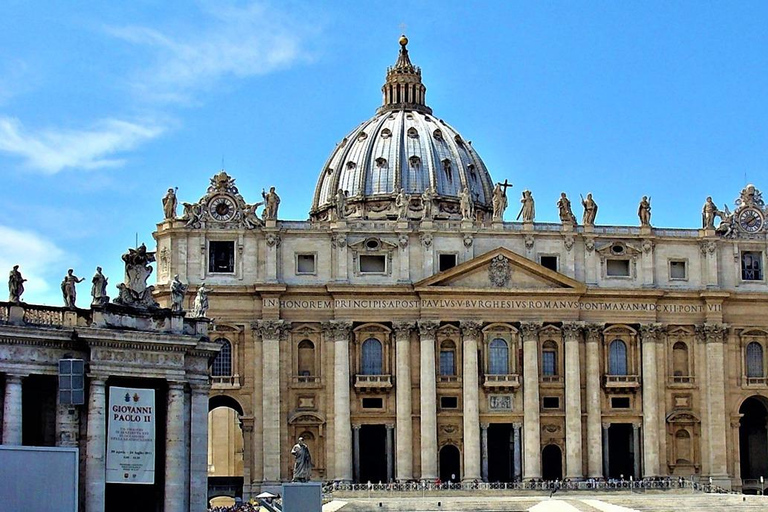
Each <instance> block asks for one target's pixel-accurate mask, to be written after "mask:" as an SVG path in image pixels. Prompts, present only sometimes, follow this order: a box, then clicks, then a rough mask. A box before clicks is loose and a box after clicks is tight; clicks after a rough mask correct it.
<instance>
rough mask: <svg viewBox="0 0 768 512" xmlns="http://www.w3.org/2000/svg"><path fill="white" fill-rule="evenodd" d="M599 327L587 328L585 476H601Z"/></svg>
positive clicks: (600, 330) (589, 326)
mask: <svg viewBox="0 0 768 512" xmlns="http://www.w3.org/2000/svg"><path fill="white" fill-rule="evenodd" d="M601 332H602V329H601V328H600V326H598V325H595V324H591V325H588V326H587V343H586V345H587V369H586V381H587V396H586V398H587V475H588V476H589V477H590V478H600V477H602V476H603V445H602V426H601V424H600V422H601V412H600V335H601Z"/></svg>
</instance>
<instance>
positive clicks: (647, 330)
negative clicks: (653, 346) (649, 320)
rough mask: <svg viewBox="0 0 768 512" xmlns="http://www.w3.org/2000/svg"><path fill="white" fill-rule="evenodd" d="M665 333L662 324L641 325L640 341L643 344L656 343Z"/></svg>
mask: <svg viewBox="0 0 768 512" xmlns="http://www.w3.org/2000/svg"><path fill="white" fill-rule="evenodd" d="M665 332H666V329H665V327H664V326H663V325H662V324H658V323H653V324H642V325H641V326H640V340H641V341H642V342H643V343H656V342H657V341H659V338H660V337H661V336H662V335H664V333H665Z"/></svg>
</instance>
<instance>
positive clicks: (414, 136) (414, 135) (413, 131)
mask: <svg viewBox="0 0 768 512" xmlns="http://www.w3.org/2000/svg"><path fill="white" fill-rule="evenodd" d="M408 136H409V137H410V138H412V139H418V138H419V132H417V131H416V128H408Z"/></svg>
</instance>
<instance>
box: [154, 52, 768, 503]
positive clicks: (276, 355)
mask: <svg viewBox="0 0 768 512" xmlns="http://www.w3.org/2000/svg"><path fill="white" fill-rule="evenodd" d="M407 43H408V41H407V39H406V38H405V37H403V38H401V40H400V50H399V55H398V58H397V61H396V63H395V64H394V65H393V66H392V67H391V68H389V69H388V70H387V72H386V81H385V84H384V86H383V87H382V93H383V102H382V106H381V107H380V108H379V109H378V110H377V111H376V113H375V115H374V116H373V117H372V118H370V119H369V120H367V121H365V122H364V123H362V124H360V125H359V126H358V127H356V128H355V129H354V130H353V131H351V132H350V133H349V134H347V135H346V136H345V137H344V138H343V139H342V140H341V141H340V142H339V143H338V144H337V145H336V147H335V148H334V149H333V151H332V152H331V155H330V157H329V158H328V160H327V161H326V163H325V165H324V166H323V167H322V168H321V170H320V176H319V178H318V181H317V187H316V189H315V193H314V197H313V200H312V206H311V209H310V211H309V219H308V220H304V221H291V220H284V219H281V218H280V217H279V202H280V199H279V196H278V192H279V191H275V190H274V189H273V190H271V191H270V192H269V193H264V194H263V198H260V199H263V201H259V202H256V203H249V202H248V201H247V200H246V198H244V197H243V196H242V195H241V194H240V192H239V191H238V189H237V185H236V180H235V178H233V177H232V176H230V175H229V174H228V173H227V172H225V171H221V172H219V173H218V174H216V175H214V176H213V178H212V179H211V182H210V184H209V186H208V188H207V191H205V193H204V195H202V197H200V199H199V200H197V201H196V202H188V203H184V211H183V215H181V216H178V217H177V216H176V212H175V207H174V208H166V215H165V217H166V218H165V219H164V220H163V221H162V222H160V223H159V224H158V225H157V230H156V232H155V233H154V236H155V239H156V242H157V255H158V256H157V257H158V286H157V291H158V295H157V300H158V301H160V302H161V303H165V304H170V301H171V291H170V288H171V283H172V280H173V278H174V276H176V275H178V276H179V278H180V280H181V281H183V282H188V283H189V284H190V287H191V288H192V289H197V288H198V287H200V286H201V285H202V283H205V286H206V287H208V288H209V289H210V291H209V297H210V311H209V316H210V317H213V318H215V322H214V327H213V328H212V329H213V330H212V332H211V339H213V340H216V341H218V343H219V344H220V345H221V352H220V353H219V356H218V357H217V359H216V361H215V362H214V366H213V374H214V377H213V387H212V390H211V396H210V403H211V408H212V409H213V410H214V412H216V411H217V410H220V409H225V410H230V411H233V412H231V414H230V415H227V414H224V415H218V416H216V415H213V413H212V416H211V417H212V419H211V432H212V437H211V444H212V449H213V452H215V451H216V450H217V449H219V447H217V445H218V444H221V443H225V444H226V445H227V446H229V447H230V451H232V452H234V453H235V455H238V454H240V455H238V456H237V457H235V458H234V459H232V460H224V459H221V460H219V459H216V460H212V459H211V457H210V456H209V468H212V467H213V466H217V467H218V468H219V469H218V470H217V471H219V472H218V473H216V472H215V471H212V472H211V473H210V474H211V475H214V476H216V475H219V476H221V477H233V478H235V479H240V480H239V482H240V484H241V485H242V487H243V493H244V495H245V496H246V497H247V496H250V495H254V494H256V493H257V492H258V491H259V489H261V488H262V487H263V486H266V485H269V484H275V483H277V482H280V481H284V480H288V479H290V477H291V470H292V464H293V460H292V456H291V454H290V449H291V446H293V444H294V443H295V440H296V439H297V438H298V437H300V436H301V437H303V438H304V439H305V441H306V442H307V444H308V445H309V447H310V451H311V453H312V457H313V464H314V469H313V478H314V479H318V480H326V481H331V480H333V481H344V482H369V481H370V482H379V481H381V482H388V481H411V480H435V479H438V478H440V479H441V480H443V481H446V480H456V481H459V480H461V481H491V482H493V481H505V482H511V481H520V480H529V479H538V478H545V479H556V478H560V479H562V478H568V479H576V480H578V479H586V478H614V477H615V478H620V477H624V478H629V477H630V476H632V477H633V478H646V477H660V476H667V475H674V476H675V477H677V476H684V477H686V478H687V477H694V478H710V477H711V478H712V481H713V482H714V483H716V484H718V485H721V486H724V487H730V488H744V489H751V488H755V487H756V486H757V485H758V481H759V477H760V476H761V475H768V434H767V432H766V419H768V408H766V405H768V380H767V378H766V377H767V376H768V372H767V370H768V367H767V366H766V358H765V352H766V349H768V283H767V282H766V277H765V265H766V252H768V243H767V242H766V241H767V240H768V227H766V214H768V211H767V210H766V207H765V204H764V202H763V200H762V198H761V195H760V192H759V190H758V189H756V188H755V187H754V186H752V185H748V186H746V187H745V188H744V189H743V190H742V191H741V192H739V191H738V190H736V191H733V192H734V196H737V198H738V199H737V200H736V202H735V204H734V205H733V206H732V207H731V208H732V209H729V208H728V207H724V209H723V210H720V209H719V208H718V207H717V206H716V205H715V204H714V203H713V202H712V201H711V200H707V201H706V203H705V204H704V207H703V210H702V212H701V217H702V228H700V229H677V228H659V227H656V226H653V225H652V221H651V214H650V202H649V200H648V199H646V198H644V199H643V201H641V203H640V205H639V207H638V225H637V226H607V225H601V224H600V223H599V215H598V214H597V210H598V206H597V204H596V202H595V200H594V199H592V197H591V196H587V197H586V198H585V199H583V200H582V204H583V206H584V214H583V216H580V218H578V219H577V218H576V215H575V214H574V213H573V210H572V207H571V204H570V201H569V199H568V198H567V197H566V196H565V194H563V196H562V197H561V200H560V202H559V203H558V206H559V208H560V218H561V222H559V223H542V222H537V221H536V219H535V204H534V195H533V194H532V193H531V192H529V191H525V192H523V196H522V199H521V206H522V209H521V211H520V215H519V216H518V219H519V221H515V222H508V221H504V220H503V216H504V211H505V209H506V208H507V202H508V201H509V198H508V196H507V187H508V184H507V183H506V181H505V182H504V183H494V180H492V178H491V175H490V173H489V171H488V169H487V168H486V166H485V165H484V163H483V161H482V159H481V158H480V156H479V155H478V153H477V152H476V151H475V150H474V148H473V147H472V144H471V142H470V141H469V140H467V139H465V138H463V137H462V136H461V135H460V134H459V132H458V131H457V130H455V129H454V128H453V127H452V126H450V125H449V124H447V123H446V122H444V121H443V120H442V119H440V118H439V117H438V116H437V115H434V114H433V112H432V110H431V109H430V108H429V107H428V106H427V105H426V102H425V93H426V88H425V87H424V85H423V83H422V79H421V70H420V69H419V68H418V67H416V66H415V65H413V64H412V62H411V60H410V57H409V54H408V50H407ZM201 185H202V184H201ZM202 191H203V187H202V186H201V192H202ZM166 199H167V202H166V204H172V205H174V206H175V201H176V198H175V196H174V191H173V190H170V191H169V196H167V198H166ZM702 199H703V198H702ZM514 202H515V204H517V200H515V201H514ZM260 206H263V210H262V212H260V213H258V214H257V209H258V208H259V207H260ZM579 213H580V212H579ZM698 216H699V212H691V217H695V218H698ZM232 418H236V421H234V422H233V421H232ZM217 432H218V434H217ZM232 447H234V448H232ZM222 468H224V469H222Z"/></svg>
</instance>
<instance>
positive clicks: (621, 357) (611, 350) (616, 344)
mask: <svg viewBox="0 0 768 512" xmlns="http://www.w3.org/2000/svg"><path fill="white" fill-rule="evenodd" d="M627 352H628V350H627V343H626V342H625V341H624V340H622V339H621V338H614V339H613V340H611V342H610V343H609V344H608V372H607V374H608V375H629V357H628V353H627Z"/></svg>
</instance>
